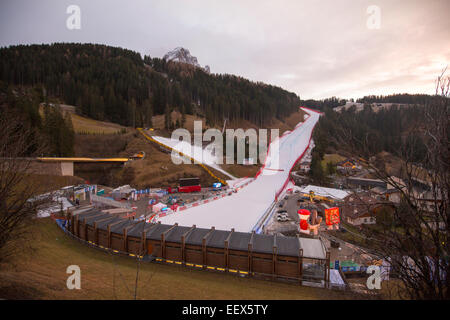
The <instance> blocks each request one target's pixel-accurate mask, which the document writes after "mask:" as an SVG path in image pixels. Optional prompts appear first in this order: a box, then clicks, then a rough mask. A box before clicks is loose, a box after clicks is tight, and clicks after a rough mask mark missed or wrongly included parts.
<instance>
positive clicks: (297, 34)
mask: <svg viewBox="0 0 450 320" xmlns="http://www.w3.org/2000/svg"><path fill="white" fill-rule="evenodd" d="M72 2H73V1H68V0H61V1H58V2H55V1H50V0H41V1H39V2H37V1H33V2H29V1H24V0H14V1H13V0H9V1H8V0H7V1H2V3H1V4H0V6H1V7H0V44H1V45H2V46H5V45H11V44H19V43H51V42H61V41H64V42H91V43H92V42H95V43H104V44H109V45H115V46H121V47H125V48H128V49H132V50H136V51H139V52H141V53H142V54H150V55H151V56H157V57H162V56H163V55H164V54H165V53H166V52H167V51H169V50H171V49H173V48H175V47H178V46H184V47H186V48H188V49H189V50H190V51H191V53H192V54H193V55H195V56H197V58H198V60H199V62H200V64H202V65H209V66H210V67H211V71H212V72H213V73H231V74H236V75H240V76H243V77H246V78H249V79H251V80H254V81H263V82H267V83H270V84H274V85H278V86H281V87H283V88H285V89H287V90H290V91H293V92H295V93H297V94H299V95H300V96H301V97H302V98H326V97H329V96H331V95H335V96H339V97H346V98H350V97H354V98H357V97H360V96H362V95H367V94H389V93H394V92H411V93H413V92H423V93H433V92H434V88H433V86H434V81H433V80H434V79H435V78H436V76H437V75H438V74H439V73H440V70H441V69H442V68H443V67H445V66H446V65H448V64H450V42H449V41H448V39H450V19H448V12H450V2H449V1H447V0H430V1H422V0H398V1H390V0H375V1H368V0H361V1H357V2H356V1H352V0H322V1H313V0H305V1H299V0H291V1H287V0H285V1H254V0H246V1H236V0H229V1H211V0H209V1H206V0H205V1H199V0H191V1H182V0H166V1H144V0H135V1H132V2H129V3H128V2H123V1H106V0H103V1H100V0H98V1H95V2H94V1H87V0H79V1H77V4H78V5H79V6H80V8H81V11H82V30H78V31H69V30H67V28H65V19H66V18H67V14H66V12H65V10H66V8H67V6H68V5H70V4H72ZM369 5H376V6H378V7H379V8H380V12H381V20H380V29H375V30H371V29H368V28H367V19H368V18H369V15H368V14H367V7H368V6H369Z"/></svg>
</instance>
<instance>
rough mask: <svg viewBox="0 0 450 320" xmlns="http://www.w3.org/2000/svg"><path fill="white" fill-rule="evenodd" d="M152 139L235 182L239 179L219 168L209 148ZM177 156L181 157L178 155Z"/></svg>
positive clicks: (177, 141)
mask: <svg viewBox="0 0 450 320" xmlns="http://www.w3.org/2000/svg"><path fill="white" fill-rule="evenodd" d="M152 138H153V139H155V140H157V141H158V142H160V143H162V144H164V145H166V146H169V147H171V148H172V149H174V150H176V151H179V152H182V153H184V154H185V155H187V156H190V157H191V158H193V159H195V161H198V162H200V163H203V164H206V165H208V166H209V167H211V168H213V169H215V170H217V171H220V172H222V173H223V174H225V175H226V176H228V177H230V178H231V179H233V180H234V179H237V178H236V177H234V176H232V175H231V174H229V173H228V172H227V171H225V170H223V169H222V168H221V167H220V166H219V164H218V162H219V161H218V158H217V157H216V156H215V155H213V153H212V150H211V148H208V147H207V148H205V149H202V147H201V146H197V145H191V144H190V143H188V142H186V141H179V140H175V139H170V138H165V137H160V136H152ZM175 155H176V156H177V157H179V156H178V155H177V154H175Z"/></svg>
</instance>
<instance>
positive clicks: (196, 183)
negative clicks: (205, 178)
mask: <svg viewBox="0 0 450 320" xmlns="http://www.w3.org/2000/svg"><path fill="white" fill-rule="evenodd" d="M179 184H180V185H179V186H178V187H177V188H172V187H169V188H168V189H167V192H168V193H175V192H182V193H191V192H200V191H202V187H201V186H200V179H199V178H181V179H180V180H179Z"/></svg>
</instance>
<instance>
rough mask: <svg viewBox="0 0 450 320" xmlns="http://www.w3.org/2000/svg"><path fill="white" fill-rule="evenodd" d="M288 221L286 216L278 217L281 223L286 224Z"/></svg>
mask: <svg viewBox="0 0 450 320" xmlns="http://www.w3.org/2000/svg"><path fill="white" fill-rule="evenodd" d="M288 220H289V218H288V217H287V216H284V215H278V216H277V221H279V222H285V221H288Z"/></svg>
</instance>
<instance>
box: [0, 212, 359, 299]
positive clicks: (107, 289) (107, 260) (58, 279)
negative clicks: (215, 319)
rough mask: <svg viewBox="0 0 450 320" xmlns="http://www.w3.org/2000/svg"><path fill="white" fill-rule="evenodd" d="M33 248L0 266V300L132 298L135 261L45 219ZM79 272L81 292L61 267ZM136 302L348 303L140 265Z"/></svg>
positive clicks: (267, 284)
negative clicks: (83, 240) (72, 267)
mask: <svg viewBox="0 0 450 320" xmlns="http://www.w3.org/2000/svg"><path fill="white" fill-rule="evenodd" d="M30 234H31V235H32V239H33V241H32V242H30V243H31V245H32V249H27V250H25V251H23V253H22V254H20V255H18V256H16V257H15V258H14V260H13V261H11V262H10V263H8V264H2V265H0V298H3V299H133V298H134V288H135V285H134V284H135V279H136V266H137V263H136V261H135V260H133V259H131V258H128V257H119V256H114V255H110V254H108V253H106V252H103V251H99V250H97V249H94V248H90V247H87V246H85V245H83V244H81V243H79V242H78V241H76V240H73V239H72V238H70V237H68V236H67V235H66V234H65V233H64V232H63V231H61V230H60V229H59V228H58V227H57V226H56V224H55V223H54V222H53V221H52V220H51V219H50V218H46V219H42V220H36V221H35V224H34V225H33V226H32V227H31V229H30ZM69 265H78V266H79V267H80V269H81V289H80V290H69V289H67V287H66V281H67V277H68V276H69V275H68V274H66V268H67V267H68V266H69ZM137 298H138V299H198V300H204V299H236V300H245V299H327V300H328V299H352V298H353V296H350V295H349V294H344V293H342V292H338V291H331V290H326V289H319V288H310V287H302V286H298V285H295V284H286V283H279V282H271V281H264V280H257V279H249V278H240V277H237V276H234V275H229V274H221V273H213V272H207V271H199V270H191V269H188V268H183V267H179V266H171V265H160V264H156V263H141V265H140V273H139V281H138V289H137Z"/></svg>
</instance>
